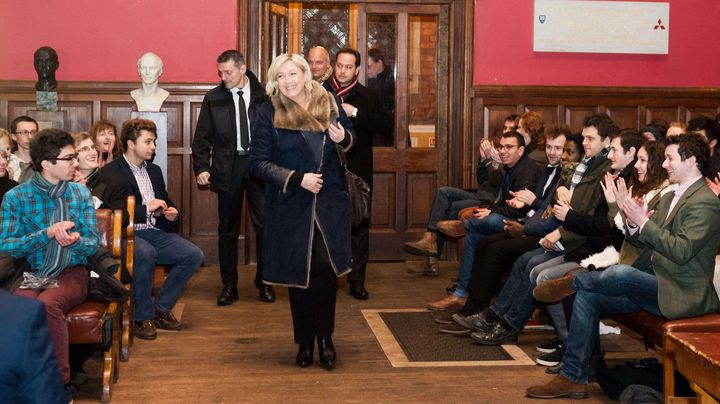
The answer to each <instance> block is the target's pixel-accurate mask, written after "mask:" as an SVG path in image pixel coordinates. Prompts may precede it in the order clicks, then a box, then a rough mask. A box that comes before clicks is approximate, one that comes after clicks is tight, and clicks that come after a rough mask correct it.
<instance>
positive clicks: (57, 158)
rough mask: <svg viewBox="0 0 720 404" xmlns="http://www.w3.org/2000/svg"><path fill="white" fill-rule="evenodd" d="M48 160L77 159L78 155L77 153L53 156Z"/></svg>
mask: <svg viewBox="0 0 720 404" xmlns="http://www.w3.org/2000/svg"><path fill="white" fill-rule="evenodd" d="M48 160H52V161H78V155H77V154H71V155H69V156H65V157H53V158H50V159H48Z"/></svg>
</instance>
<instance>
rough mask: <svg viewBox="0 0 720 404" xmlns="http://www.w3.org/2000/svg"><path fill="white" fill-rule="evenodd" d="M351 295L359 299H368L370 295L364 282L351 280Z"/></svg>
mask: <svg viewBox="0 0 720 404" xmlns="http://www.w3.org/2000/svg"><path fill="white" fill-rule="evenodd" d="M350 296H352V297H354V298H356V299H358V300H367V299H368V298H369V297H370V295H369V294H368V291H367V290H365V285H364V284H363V283H362V282H350Z"/></svg>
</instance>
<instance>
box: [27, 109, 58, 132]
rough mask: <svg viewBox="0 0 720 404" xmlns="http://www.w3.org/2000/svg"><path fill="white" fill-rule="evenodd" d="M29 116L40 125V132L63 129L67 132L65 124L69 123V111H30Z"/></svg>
mask: <svg viewBox="0 0 720 404" xmlns="http://www.w3.org/2000/svg"><path fill="white" fill-rule="evenodd" d="M26 113H27V115H28V116H29V117H31V118H33V119H34V120H36V121H37V123H38V130H43V129H50V128H54V129H62V130H67V128H68V127H67V126H66V125H65V122H67V111H42V110H36V109H30V110H28V111H27V112H26Z"/></svg>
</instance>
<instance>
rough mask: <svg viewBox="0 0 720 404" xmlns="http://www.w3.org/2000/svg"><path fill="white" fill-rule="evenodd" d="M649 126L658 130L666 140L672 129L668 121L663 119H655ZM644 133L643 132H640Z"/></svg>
mask: <svg viewBox="0 0 720 404" xmlns="http://www.w3.org/2000/svg"><path fill="white" fill-rule="evenodd" d="M647 126H651V127H653V128H655V129H657V130H658V132H659V133H660V136H662V138H663V139H665V134H666V133H667V130H668V128H669V127H670V124H669V123H668V121H666V120H664V119H662V118H655V119H653V120H652V121H650V123H649V124H647ZM640 133H642V131H640Z"/></svg>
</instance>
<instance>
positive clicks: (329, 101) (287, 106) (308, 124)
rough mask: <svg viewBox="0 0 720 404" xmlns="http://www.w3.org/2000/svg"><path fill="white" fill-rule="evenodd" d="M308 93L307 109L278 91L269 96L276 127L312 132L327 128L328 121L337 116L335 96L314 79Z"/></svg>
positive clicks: (322, 130)
mask: <svg viewBox="0 0 720 404" xmlns="http://www.w3.org/2000/svg"><path fill="white" fill-rule="evenodd" d="M308 93H309V94H308V95H309V97H310V103H309V104H308V109H307V110H305V109H303V108H302V107H301V106H300V105H298V104H297V103H296V102H295V101H293V100H291V99H289V98H287V97H286V96H284V95H283V94H282V93H281V92H279V91H278V93H277V94H274V95H272V96H271V97H270V100H271V101H272V105H273V108H275V116H274V120H275V127H276V128H278V129H290V130H300V131H312V132H324V131H325V130H327V128H328V126H330V122H331V121H333V120H336V119H337V117H338V116H339V113H338V106H337V102H335V97H333V95H332V94H330V93H329V92H327V91H326V90H325V89H324V88H323V87H322V86H321V85H320V84H319V83H318V82H316V81H314V80H313V81H312V82H311V87H310V91H309V92H308Z"/></svg>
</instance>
